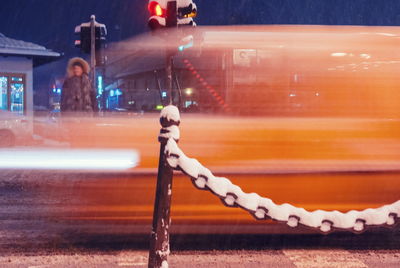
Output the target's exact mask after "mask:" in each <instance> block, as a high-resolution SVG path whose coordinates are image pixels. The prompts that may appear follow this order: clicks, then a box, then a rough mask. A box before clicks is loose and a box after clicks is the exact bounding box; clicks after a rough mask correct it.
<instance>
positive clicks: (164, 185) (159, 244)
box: [148, 1, 179, 268]
mask: <svg viewBox="0 0 400 268" xmlns="http://www.w3.org/2000/svg"><path fill="white" fill-rule="evenodd" d="M177 24H178V20H177V3H176V1H169V2H168V4H167V17H166V26H167V27H168V28H171V29H173V28H176V27H177ZM170 33H172V34H175V33H176V31H170V32H169V35H168V36H167V48H166V68H165V72H166V76H167V89H168V93H169V104H170V105H172V104H173V98H172V89H173V84H174V82H173V77H172V69H173V56H174V52H173V51H172V50H171V48H170V42H169V41H172V40H173V36H171V35H170ZM160 123H161V126H162V129H161V133H160V134H162V133H164V131H166V128H167V127H170V126H172V125H177V124H178V125H179V122H173V121H169V119H168V118H164V117H161V118H160ZM159 142H160V157H159V163H158V175H157V189H156V200H155V202H154V212H153V228H152V232H151V239H150V250H149V266H148V267H149V268H160V267H165V265H167V264H168V255H169V253H170V245H169V226H170V224H171V217H170V211H171V197H172V181H173V170H172V168H171V167H170V166H169V164H168V162H167V159H166V155H165V147H166V145H167V142H168V139H166V138H163V137H161V135H160V137H159Z"/></svg>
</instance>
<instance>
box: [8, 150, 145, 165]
mask: <svg viewBox="0 0 400 268" xmlns="http://www.w3.org/2000/svg"><path fill="white" fill-rule="evenodd" d="M139 160H140V157H139V153H138V152H136V151H134V150H98V149H95V150H90V149H47V148H45V149H43V148H35V149H21V148H17V149H1V150H0V169H29V170H31V169H37V170H126V169H130V168H133V167H136V166H137V165H138V163H139Z"/></svg>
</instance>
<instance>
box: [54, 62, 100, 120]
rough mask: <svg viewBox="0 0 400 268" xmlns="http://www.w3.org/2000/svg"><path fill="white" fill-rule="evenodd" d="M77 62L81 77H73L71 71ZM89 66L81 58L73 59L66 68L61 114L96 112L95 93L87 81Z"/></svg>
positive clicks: (88, 80)
mask: <svg viewBox="0 0 400 268" xmlns="http://www.w3.org/2000/svg"><path fill="white" fill-rule="evenodd" d="M76 62H79V63H80V65H81V66H82V67H83V68H82V69H83V74H82V76H74V75H73V72H72V69H73V66H74V64H76ZM89 72H90V68H89V64H88V63H87V62H86V61H85V60H84V59H81V58H73V59H71V60H70V61H69V63H68V67H67V78H66V79H65V81H64V84H63V88H62V93H61V107H60V108H61V112H93V111H96V110H97V101H96V92H95V90H94V89H93V86H92V84H91V82H90V79H89V75H88V74H89Z"/></svg>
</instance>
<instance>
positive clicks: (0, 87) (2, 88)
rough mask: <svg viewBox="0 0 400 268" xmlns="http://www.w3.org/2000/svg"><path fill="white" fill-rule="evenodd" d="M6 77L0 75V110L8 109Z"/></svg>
mask: <svg viewBox="0 0 400 268" xmlns="http://www.w3.org/2000/svg"><path fill="white" fill-rule="evenodd" d="M7 91H8V77H7V76H0V110H8V98H7Z"/></svg>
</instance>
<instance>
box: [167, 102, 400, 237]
mask: <svg viewBox="0 0 400 268" xmlns="http://www.w3.org/2000/svg"><path fill="white" fill-rule="evenodd" d="M160 120H161V121H163V122H168V124H165V125H166V126H167V127H164V128H163V129H162V130H161V133H160V136H159V139H167V140H168V141H167V145H166V147H165V152H164V153H165V154H166V156H167V162H168V164H169V165H170V166H171V167H172V168H174V169H176V170H181V171H182V172H183V173H184V174H186V175H187V176H189V177H190V178H191V180H192V182H193V184H194V186H195V187H197V188H198V189H201V190H208V191H210V192H211V193H213V194H214V195H216V196H217V197H219V198H220V199H221V200H222V202H223V203H224V204H225V205H226V206H227V207H240V208H242V209H244V210H246V211H248V212H249V213H250V214H251V215H252V216H254V217H255V218H256V219H257V220H266V219H272V220H275V221H279V222H286V223H287V224H288V225H289V226H290V227H297V226H299V225H303V226H308V227H311V228H315V229H318V230H320V231H321V232H323V233H328V232H331V231H333V230H335V229H339V230H349V231H352V232H355V233H360V232H363V231H364V230H365V229H366V227H367V226H393V225H395V223H396V220H398V218H399V216H400V200H399V201H397V202H395V203H393V204H390V205H385V206H382V207H379V208H368V209H365V210H362V211H356V210H351V211H349V212H346V213H343V212H340V211H336V210H335V211H324V210H316V211H307V210H305V209H304V208H298V207H295V206H292V205H290V204H282V205H278V204H275V203H274V202H273V201H272V200H271V199H269V198H265V197H261V196H259V195H258V194H256V193H245V192H243V191H242V189H241V188H240V187H239V186H237V185H234V184H233V183H232V182H231V181H230V180H229V179H227V178H223V177H216V176H214V175H213V174H212V172H211V171H210V170H209V169H207V168H206V167H204V166H203V165H202V164H201V163H200V162H199V161H197V160H196V159H194V158H189V157H187V156H186V155H185V154H184V153H183V151H182V150H181V149H180V148H179V146H178V144H177V141H178V140H179V137H180V133H179V128H178V126H179V123H180V115H179V111H178V109H177V108H176V107H175V106H167V107H165V108H164V109H163V111H162V112H161V118H160Z"/></svg>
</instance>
